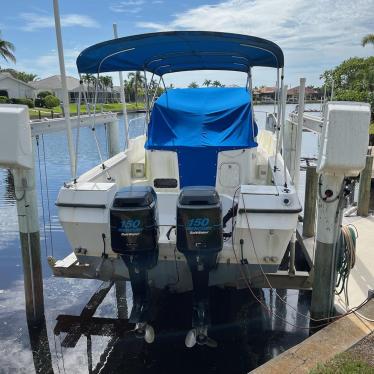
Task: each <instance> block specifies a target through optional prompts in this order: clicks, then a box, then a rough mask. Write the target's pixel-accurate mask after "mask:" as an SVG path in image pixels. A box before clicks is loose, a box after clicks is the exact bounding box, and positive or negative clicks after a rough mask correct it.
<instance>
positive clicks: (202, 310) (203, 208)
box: [177, 187, 223, 348]
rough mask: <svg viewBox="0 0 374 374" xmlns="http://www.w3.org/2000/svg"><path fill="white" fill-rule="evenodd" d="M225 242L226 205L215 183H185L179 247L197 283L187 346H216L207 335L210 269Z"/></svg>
mask: <svg viewBox="0 0 374 374" xmlns="http://www.w3.org/2000/svg"><path fill="white" fill-rule="evenodd" d="M222 246H223V230H222V206H221V201H220V198H219V195H218V193H217V191H216V190H215V189H214V188H213V187H185V188H184V189H183V190H182V191H181V193H180V195H179V199H178V204H177V249H178V250H179V251H180V252H182V253H183V254H184V255H185V257H186V259H187V263H188V266H189V269H190V271H191V276H192V283H193V306H192V330H190V331H189V332H188V334H187V337H186V340H185V343H186V346H187V347H189V348H190V347H193V346H194V345H195V344H196V343H198V344H200V345H203V344H205V345H209V346H216V342H214V341H213V340H212V339H210V338H209V337H208V335H207V331H208V325H209V323H210V317H209V272H210V270H211V269H212V268H213V267H214V266H215V265H216V261H217V255H218V252H220V251H221V250H222Z"/></svg>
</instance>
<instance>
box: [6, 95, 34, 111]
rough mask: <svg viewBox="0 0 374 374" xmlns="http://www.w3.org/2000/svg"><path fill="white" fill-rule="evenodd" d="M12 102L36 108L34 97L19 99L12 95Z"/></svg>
mask: <svg viewBox="0 0 374 374" xmlns="http://www.w3.org/2000/svg"><path fill="white" fill-rule="evenodd" d="M10 103H12V104H21V105H27V106H28V107H29V108H34V101H33V100H32V99H26V98H21V99H17V98H15V97H12V98H11V99H10Z"/></svg>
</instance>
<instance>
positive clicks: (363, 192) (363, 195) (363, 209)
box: [357, 156, 373, 217]
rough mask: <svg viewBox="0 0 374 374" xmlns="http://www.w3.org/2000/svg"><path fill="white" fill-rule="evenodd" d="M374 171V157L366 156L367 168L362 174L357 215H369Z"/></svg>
mask: <svg viewBox="0 0 374 374" xmlns="http://www.w3.org/2000/svg"><path fill="white" fill-rule="evenodd" d="M372 171H373V156H366V164H365V168H364V169H363V170H362V171H361V174H360V189H359V192H358V203H357V215H359V216H361V217H367V216H368V215H369V205H370V189H371V174H372Z"/></svg>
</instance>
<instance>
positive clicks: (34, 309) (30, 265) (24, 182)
mask: <svg viewBox="0 0 374 374" xmlns="http://www.w3.org/2000/svg"><path fill="white" fill-rule="evenodd" d="M12 174H13V178H14V188H15V196H16V203H17V213H18V225H19V234H20V242H21V253H22V262H23V274H24V286H25V302H26V316H27V321H28V322H29V323H30V324H31V325H33V324H39V323H40V322H41V321H43V319H44V300H43V277H42V265H41V259H40V233H39V216H38V205H37V196H36V188H35V174H34V169H33V168H32V169H13V170H12Z"/></svg>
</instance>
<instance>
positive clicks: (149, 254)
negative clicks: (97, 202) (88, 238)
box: [110, 186, 159, 343]
mask: <svg viewBox="0 0 374 374" xmlns="http://www.w3.org/2000/svg"><path fill="white" fill-rule="evenodd" d="M110 229H111V244H112V249H113V251H114V252H116V253H119V254H120V255H121V258H122V259H123V261H124V262H125V264H126V266H127V268H128V270H129V275H130V281H131V287H132V292H133V299H134V300H133V308H132V310H131V315H130V320H129V321H130V322H131V323H135V324H136V327H135V333H136V335H137V336H138V337H140V338H143V337H144V339H145V340H146V341H147V342H148V343H152V342H153V341H154V330H153V328H152V326H150V325H149V324H148V323H147V321H148V320H149V318H150V306H151V297H150V288H149V284H148V270H149V269H152V268H153V267H154V266H156V264H157V260H158V235H159V231H158V212H157V195H156V193H155V191H154V190H153V188H152V187H150V186H131V187H125V188H123V189H121V190H119V191H118V192H117V193H116V195H115V196H114V200H113V204H112V207H111V209H110Z"/></svg>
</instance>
